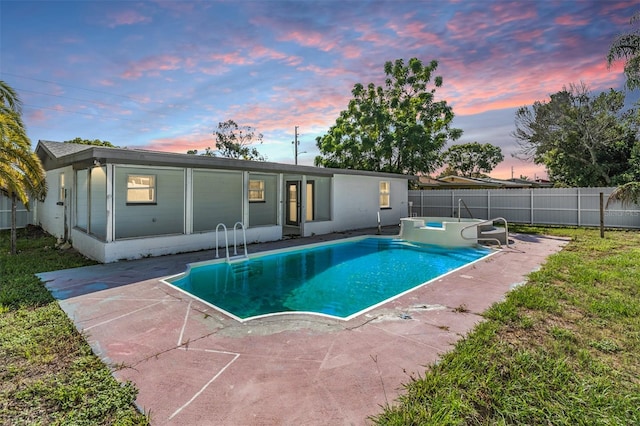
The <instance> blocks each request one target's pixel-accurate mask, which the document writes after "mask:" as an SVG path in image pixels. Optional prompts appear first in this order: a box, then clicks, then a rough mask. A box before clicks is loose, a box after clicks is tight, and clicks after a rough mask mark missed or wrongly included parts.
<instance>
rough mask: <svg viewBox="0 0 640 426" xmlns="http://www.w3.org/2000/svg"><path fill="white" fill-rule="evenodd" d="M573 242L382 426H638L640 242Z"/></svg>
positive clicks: (410, 389) (639, 237) (413, 384)
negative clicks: (503, 425)
mask: <svg viewBox="0 0 640 426" xmlns="http://www.w3.org/2000/svg"><path fill="white" fill-rule="evenodd" d="M512 230H514V231H519V232H538V233H543V234H547V235H549V234H552V235H562V236H571V237H572V241H571V243H570V244H569V245H568V246H567V247H566V248H565V249H564V250H563V251H561V252H560V253H557V254H555V255H553V256H551V257H550V258H549V259H548V261H547V263H546V264H545V265H544V266H543V267H542V269H541V270H539V271H537V272H534V273H532V274H531V275H530V277H529V281H528V283H527V284H526V285H524V286H521V287H519V288H517V289H516V290H514V291H512V292H511V293H509V294H508V296H507V299H506V301H505V302H502V303H498V304H495V305H494V306H493V307H491V308H490V309H489V310H488V311H487V312H485V314H484V316H485V318H486V319H487V321H485V322H484V323H482V324H481V325H479V326H478V327H476V329H474V331H473V332H472V333H470V334H469V335H468V336H467V337H466V338H465V339H463V340H461V341H460V342H459V343H458V344H457V345H456V347H455V349H454V350H453V351H452V352H450V353H449V354H447V355H445V356H444V357H443V359H442V360H441V361H440V362H438V363H437V364H435V365H431V366H428V368H427V371H426V372H425V374H424V376H422V377H415V378H413V380H412V381H410V382H409V383H407V384H406V385H405V389H404V391H403V395H402V396H401V397H400V398H399V400H398V401H397V402H396V403H395V404H393V405H391V406H389V407H385V409H384V411H383V412H382V413H381V414H379V415H377V416H375V417H373V418H372V421H374V422H375V423H376V424H380V425H495V424H527V425H532V424H552V425H587V424H588V425H632V424H633V425H640V233H638V232H624V231H607V232H606V233H605V238H604V239H601V238H600V234H599V230H585V229H542V228H538V229H536V228H528V227H513V228H512Z"/></svg>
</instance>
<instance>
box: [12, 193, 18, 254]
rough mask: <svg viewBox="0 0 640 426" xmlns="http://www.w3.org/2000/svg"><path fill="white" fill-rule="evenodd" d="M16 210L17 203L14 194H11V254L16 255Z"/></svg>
mask: <svg viewBox="0 0 640 426" xmlns="http://www.w3.org/2000/svg"><path fill="white" fill-rule="evenodd" d="M17 210H18V201H17V200H16V194H11V254H16V253H17V252H18V249H17V241H18V235H17V220H16V216H17Z"/></svg>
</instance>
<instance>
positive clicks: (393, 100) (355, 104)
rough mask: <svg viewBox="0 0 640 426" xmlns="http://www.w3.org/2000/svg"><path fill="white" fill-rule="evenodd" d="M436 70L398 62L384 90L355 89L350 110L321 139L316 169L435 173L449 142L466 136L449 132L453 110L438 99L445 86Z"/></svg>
mask: <svg viewBox="0 0 640 426" xmlns="http://www.w3.org/2000/svg"><path fill="white" fill-rule="evenodd" d="M437 67H438V62H437V61H435V60H434V61H431V62H430V63H428V64H423V63H422V61H420V60H419V59H417V58H413V59H411V60H409V63H408V64H405V62H404V61H403V60H402V59H398V60H396V61H395V62H387V63H385V65H384V73H385V75H386V79H385V84H384V86H376V85H375V84H373V83H370V84H368V85H367V86H363V85H362V84H356V85H355V86H354V87H353V90H352V91H351V93H352V95H353V98H352V99H351V100H350V101H349V105H348V107H347V109H346V110H344V111H342V112H341V113H340V116H339V117H338V118H337V119H336V123H335V124H334V125H333V126H331V128H329V130H328V132H327V133H326V134H325V135H323V136H321V137H318V138H317V139H316V144H317V146H318V149H319V150H320V155H319V156H317V157H316V159H315V164H316V165H317V166H323V167H339V168H350V169H361V170H373V171H384V172H392V173H404V174H411V175H415V174H428V173H431V172H433V171H434V170H436V169H437V168H438V167H439V165H440V164H441V158H440V153H441V151H442V148H443V147H444V145H445V144H446V142H447V141H448V140H456V139H458V138H459V137H460V136H461V135H462V130H459V129H454V128H451V127H450V123H451V121H452V120H453V116H454V115H453V110H452V109H451V107H450V106H449V105H447V102H446V101H444V100H437V99H436V97H435V92H436V88H439V87H441V86H442V77H440V76H434V72H435V71H436V69H437ZM432 81H433V84H432V86H431V85H430V83H432Z"/></svg>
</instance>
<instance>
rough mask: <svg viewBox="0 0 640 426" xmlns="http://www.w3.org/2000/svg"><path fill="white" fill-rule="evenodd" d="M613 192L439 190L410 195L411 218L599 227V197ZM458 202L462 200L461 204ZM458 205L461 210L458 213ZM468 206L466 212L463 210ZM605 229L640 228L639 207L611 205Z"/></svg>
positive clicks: (606, 213) (605, 218)
mask: <svg viewBox="0 0 640 426" xmlns="http://www.w3.org/2000/svg"><path fill="white" fill-rule="evenodd" d="M614 189H615V188H530V189H455V190H453V189H442V190H422V191H409V212H410V215H411V216H438V217H458V213H460V217H469V216H470V214H469V211H470V212H471V214H472V215H473V217H474V218H478V219H492V218H495V217H503V218H505V219H506V220H507V221H509V222H513V223H526V224H532V225H566V226H600V193H603V194H604V203H605V204H606V202H607V198H608V197H609V194H611V192H612V191H613V190H614ZM459 200H463V202H464V204H462V203H460V202H459ZM459 204H461V205H462V209H461V211H460V212H458V206H459ZM465 205H466V206H467V207H468V208H469V211H468V210H467V209H466V208H465V207H464V206H465ZM604 226H606V227H610V228H640V206H639V205H637V204H634V205H631V206H627V207H626V208H625V207H623V206H622V205H621V204H620V203H618V202H616V203H612V204H611V205H610V206H609V208H608V209H605V210H604Z"/></svg>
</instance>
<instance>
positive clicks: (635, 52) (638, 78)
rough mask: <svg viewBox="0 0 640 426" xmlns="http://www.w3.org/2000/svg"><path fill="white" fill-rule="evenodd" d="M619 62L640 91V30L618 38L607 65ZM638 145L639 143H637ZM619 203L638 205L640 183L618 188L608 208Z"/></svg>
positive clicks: (639, 17) (639, 15)
mask: <svg viewBox="0 0 640 426" xmlns="http://www.w3.org/2000/svg"><path fill="white" fill-rule="evenodd" d="M630 23H631V25H633V24H635V23H640V12H638V13H636V14H635V15H633V17H632V18H631V22H630ZM617 60H626V63H625V65H624V73H625V74H626V76H627V87H628V88H629V89H640V28H638V29H636V30H634V31H632V32H630V33H628V34H622V35H620V36H618V37H617V38H616V39H615V40H614V41H613V43H612V44H611V47H610V48H609V54H608V55H607V64H608V66H609V67H610V66H611V65H612V64H613V63H614V62H615V61H617ZM636 143H638V142H637V141H636ZM636 177H637V176H636ZM615 201H619V202H621V203H622V205H623V206H625V205H629V204H638V203H639V202H640V182H634V181H631V182H627V183H625V184H624V185H620V186H618V187H617V188H616V189H615V190H614V191H613V192H612V193H611V195H609V198H608V199H607V208H608V207H609V204H611V203H612V202H615Z"/></svg>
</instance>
